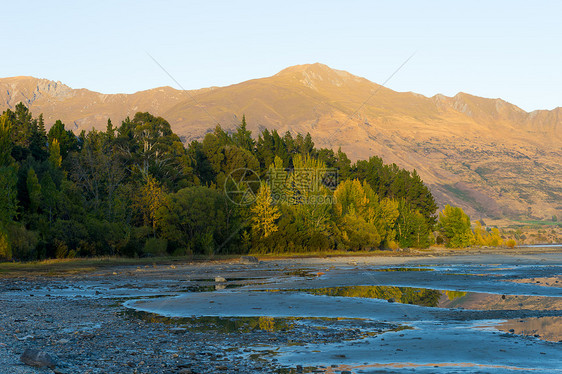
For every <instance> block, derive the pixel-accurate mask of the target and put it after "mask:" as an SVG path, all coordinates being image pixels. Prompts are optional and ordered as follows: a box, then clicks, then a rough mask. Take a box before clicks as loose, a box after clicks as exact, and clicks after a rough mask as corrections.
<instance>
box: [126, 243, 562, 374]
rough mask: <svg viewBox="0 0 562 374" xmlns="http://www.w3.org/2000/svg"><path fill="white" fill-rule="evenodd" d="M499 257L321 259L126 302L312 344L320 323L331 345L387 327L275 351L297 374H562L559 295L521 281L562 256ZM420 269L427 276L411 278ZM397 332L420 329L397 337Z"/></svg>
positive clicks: (551, 271) (556, 272)
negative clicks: (317, 372) (384, 262)
mask: <svg viewBox="0 0 562 374" xmlns="http://www.w3.org/2000/svg"><path fill="white" fill-rule="evenodd" d="M499 260H500V261H498V258H497V256H495V257H492V256H471V258H470V259H467V258H462V257H449V258H435V259H427V258H425V259H416V260H409V259H404V260H403V261H404V263H402V264H399V263H398V264H396V266H393V267H388V266H386V267H383V266H378V265H376V264H373V261H374V260H371V262H369V261H367V260H366V261H365V262H364V263H361V262H360V261H361V260H358V261H355V263H353V262H350V261H345V262H344V261H340V262H337V261H333V260H323V261H320V260H314V261H308V262H306V264H303V265H302V266H301V267H300V268H301V269H302V270H303V271H299V267H298V266H297V267H296V268H294V269H291V270H290V271H285V272H284V273H282V275H278V276H274V277H272V278H270V279H267V281H265V282H261V283H262V284H257V283H253V284H252V283H246V284H243V285H242V286H241V287H237V288H233V289H223V290H215V291H212V292H188V293H178V294H177V296H174V297H163V298H158V299H141V300H129V301H127V302H126V303H125V305H126V306H127V307H129V308H132V309H135V310H138V311H144V312H148V313H155V314H157V315H160V316H165V318H168V319H169V321H172V323H179V324H181V323H180V321H181V318H182V317H183V318H185V317H188V318H196V319H197V318H210V317H212V318H215V319H216V320H230V319H232V318H234V320H238V321H246V322H244V323H246V324H248V323H249V324H250V325H251V326H254V328H255V326H258V328H259V326H260V325H261V326H266V327H267V326H270V327H271V332H274V333H275V334H279V335H278V336H284V334H285V335H288V334H291V329H290V328H287V327H285V328H284V330H285V331H283V328H280V329H277V327H276V326H288V325H287V323H288V322H287V321H292V322H290V325H291V326H297V327H296V331H297V332H299V333H300V332H302V334H301V335H303V334H306V333H305V331H308V332H310V331H320V330H321V329H320V330H314V328H313V327H312V326H316V327H318V324H319V323H320V322H319V321H321V323H320V326H322V327H323V328H326V329H328V331H330V333H326V334H327V335H325V337H326V336H337V332H338V331H347V330H349V329H351V330H353V329H358V330H360V331H361V330H365V331H369V329H368V328H367V327H366V325H365V323H366V322H365V321H367V322H369V323H372V324H377V323H384V324H387V325H384V326H386V327H380V326H379V327H378V328H377V329H375V330H376V332H375V333H373V334H371V335H369V334H357V335H353V334H350V335H349V339H341V340H338V339H337V338H333V339H328V338H326V339H323V338H321V336H322V335H321V334H320V335H315V336H316V337H317V339H306V338H302V339H301V341H300V342H299V344H298V345H291V344H284V343H278V344H272V345H271V346H270V347H269V349H275V356H274V357H275V360H277V361H276V363H277V364H279V365H282V366H285V367H286V368H287V369H286V371H284V372H287V373H290V372H296V371H294V370H296V369H294V368H296V366H297V365H301V366H302V367H303V368H307V367H308V368H319V367H324V368H325V371H326V372H337V371H338V370H339V371H341V370H349V371H351V372H353V373H370V372H372V373H374V372H381V371H383V372H384V371H390V372H397V371H398V372H402V371H405V372H406V371H408V372H409V371H412V370H415V371H416V372H435V371H440V372H451V371H453V372H466V373H469V372H474V371H478V372H493V373H501V372H513V370H530V369H533V372H545V373H547V372H548V373H552V372H562V370H561V369H560V367H561V365H560V354H561V350H562V346H561V344H562V343H558V340H559V339H558V340H556V336H558V334H559V330H560V320H561V319H562V301H561V300H562V298H561V297H560V296H561V295H560V289H559V288H555V287H547V286H544V285H539V284H536V283H517V282H513V280H519V279H526V278H538V277H542V278H552V277H559V276H560V273H561V272H560V270H561V264H562V256H561V255H560V254H552V253H550V254H545V255H532V256H527V257H524V256H523V258H522V259H521V258H510V257H508V256H506V257H505V258H500V259H499ZM402 268H404V269H402ZM418 268H419V269H424V270H425V271H412V269H418ZM385 269H392V270H390V271H388V270H385ZM389 300H390V302H389ZM161 318H162V317H161ZM342 318H343V319H344V320H345V321H346V322H345V323H342V322H341V319H342ZM245 319H246V320H245ZM216 320H214V321H216ZM521 320H523V321H524V322H519V321H521ZM173 321H175V322H173ZM248 321H252V322H248ZM260 321H262V322H261V323H260ZM263 321H269V322H263ZM295 321H297V322H295ZM229 323H230V322H229ZM210 325H211V326H212V325H216V323H213V324H210ZM350 326H353V327H350ZM373 326H375V325H373ZM381 326H382V325H381ZM397 326H408V327H410V329H406V330H402V331H395V330H393V328H396V327H397ZM186 328H188V329H189V326H187V327H186ZM299 329H300V330H299ZM307 329H308V330H307ZM509 330H513V331H512V332H510V331H509ZM557 331H558V332H557ZM242 332H243V331H242ZM242 332H241V333H242ZM535 335H537V336H535ZM266 348H267V347H266ZM260 349H264V348H263V347H255V350H256V351H257V350H260ZM264 359H266V360H269V359H273V358H272V357H269V356H267V355H265V356H264ZM332 366H333V367H332ZM291 368H293V369H291ZM291 370H293V371H291ZM310 370H312V369H310ZM305 371H306V370H305Z"/></svg>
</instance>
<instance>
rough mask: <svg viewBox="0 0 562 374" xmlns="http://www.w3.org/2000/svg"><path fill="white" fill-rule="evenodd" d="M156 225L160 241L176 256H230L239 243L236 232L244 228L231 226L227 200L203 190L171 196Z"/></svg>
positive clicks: (204, 188) (238, 225)
mask: <svg viewBox="0 0 562 374" xmlns="http://www.w3.org/2000/svg"><path fill="white" fill-rule="evenodd" d="M157 222H158V224H159V230H160V233H161V237H162V238H163V239H167V240H168V242H169V247H170V248H171V250H173V251H175V252H176V254H190V253H206V252H207V253H209V252H210V251H212V252H215V251H221V252H228V251H229V250H230V249H232V248H234V247H235V246H236V244H237V243H238V240H237V238H236V236H234V235H233V234H234V233H238V231H234V230H237V229H239V228H240V227H241V225H240V223H238V222H232V221H231V222H228V218H227V214H226V212H225V199H224V196H223V195H222V194H221V193H220V192H219V191H217V190H215V189H210V188H208V187H202V186H196V187H188V188H184V189H181V190H179V191H178V192H176V193H172V194H169V195H168V196H167V198H166V201H165V204H164V205H162V207H161V208H160V209H159V210H158V219H157Z"/></svg>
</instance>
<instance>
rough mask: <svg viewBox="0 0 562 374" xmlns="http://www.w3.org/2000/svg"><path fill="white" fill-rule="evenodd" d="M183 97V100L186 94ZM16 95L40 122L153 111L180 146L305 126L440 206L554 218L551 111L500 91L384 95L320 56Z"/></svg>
mask: <svg viewBox="0 0 562 374" xmlns="http://www.w3.org/2000/svg"><path fill="white" fill-rule="evenodd" d="M193 98H195V99H193ZM20 101H23V102H24V103H26V104H27V105H28V106H29V107H30V108H31V110H32V111H33V112H34V113H35V114H39V113H44V115H45V119H46V123H47V124H52V123H53V122H54V120H56V119H59V118H60V119H61V120H63V122H64V123H65V124H66V125H67V126H68V127H70V128H72V129H74V130H75V131H80V130H81V129H90V128H92V127H95V128H104V127H105V124H106V122H107V118H108V117H110V118H112V120H113V122H114V123H118V121H120V120H122V119H123V118H125V117H126V116H128V115H129V116H132V115H134V113H135V112H137V111H149V112H151V113H153V114H156V115H160V116H163V117H164V118H166V119H167V120H168V121H169V122H170V123H171V124H172V128H173V129H174V131H175V132H176V133H178V134H179V135H180V136H182V138H183V139H184V140H185V141H186V142H187V141H189V140H191V139H200V138H202V136H204V134H205V133H206V132H207V131H209V129H212V128H213V127H214V126H215V124H216V123H217V122H218V123H220V124H221V125H222V126H223V128H227V129H229V128H234V127H235V126H236V124H237V123H238V122H239V120H240V118H241V116H242V114H245V115H246V118H247V119H248V123H249V127H250V129H251V130H253V131H254V132H256V131H257V130H259V129H261V128H264V127H265V128H269V129H277V130H278V131H279V132H281V133H282V132H285V131H293V132H310V133H311V135H312V136H313V139H314V141H315V143H316V145H317V146H321V147H333V148H337V147H339V146H341V147H342V149H343V150H344V151H345V152H347V153H348V155H349V156H350V157H351V158H352V159H358V158H368V157H369V156H372V155H378V156H381V157H382V158H383V159H384V160H385V162H387V163H392V162H394V163H396V164H398V165H399V166H401V167H405V168H407V169H414V168H415V169H417V170H418V172H419V173H420V175H421V177H422V178H423V179H424V181H426V183H427V184H428V185H429V186H430V187H431V189H432V191H433V192H434V194H435V196H436V198H437V200H438V202H439V203H440V204H445V203H452V204H455V205H460V206H462V207H463V208H465V209H466V210H467V211H468V213H469V214H470V215H471V216H472V218H475V219H476V218H485V217H509V218H516V219H517V218H520V219H528V218H533V219H544V218H550V217H552V216H553V215H557V216H558V217H562V108H557V109H554V110H552V111H545V110H543V111H534V112H530V113H527V112H525V111H523V110H522V109H520V108H518V107H516V106H515V105H512V104H510V103H507V102H505V101H503V100H501V99H486V98H481V97H477V96H472V95H469V94H465V93H459V94H457V95H455V96H454V97H446V96H443V95H435V96H433V97H425V96H423V95H419V94H416V93H411V92H396V91H392V90H390V89H387V88H384V87H381V86H379V85H377V84H375V83H372V82H370V81H368V80H366V79H364V78H360V77H357V76H354V75H352V74H349V73H347V72H344V71H338V70H334V69H331V68H329V67H327V66H325V65H322V64H312V65H299V66H294V67H290V68H287V69H285V70H283V71H281V72H279V73H278V74H276V75H274V76H272V77H268V78H263V79H255V80H250V81H247V82H242V83H239V84H235V85H232V86H228V87H219V88H209V89H203V90H197V91H190V92H189V93H187V92H182V91H178V90H174V89H172V88H170V87H161V88H156V89H152V90H148V91H141V92H137V93H135V94H132V95H125V94H116V95H104V94H100V93H97V92H92V91H88V90H86V89H79V90H73V89H71V88H69V87H67V86H65V85H63V84H61V83H60V82H52V81H48V80H44V79H35V78H31V77H16V78H5V79H0V110H3V109H6V108H9V107H13V106H15V104H17V103H18V102H20Z"/></svg>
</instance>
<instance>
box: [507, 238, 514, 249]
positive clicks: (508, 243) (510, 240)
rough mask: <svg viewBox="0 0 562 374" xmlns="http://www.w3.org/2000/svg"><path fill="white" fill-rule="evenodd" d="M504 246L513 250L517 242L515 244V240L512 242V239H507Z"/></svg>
mask: <svg viewBox="0 0 562 374" xmlns="http://www.w3.org/2000/svg"><path fill="white" fill-rule="evenodd" d="M505 245H507V246H508V247H509V248H513V247H515V246H516V245H517V242H516V241H515V240H513V239H508V240H507V241H506V242H505Z"/></svg>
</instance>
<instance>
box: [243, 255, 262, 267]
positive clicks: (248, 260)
mask: <svg viewBox="0 0 562 374" xmlns="http://www.w3.org/2000/svg"><path fill="white" fill-rule="evenodd" d="M240 263H241V264H246V265H255V264H259V263H260V261H259V260H258V258H257V257H255V256H242V257H240Z"/></svg>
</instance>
